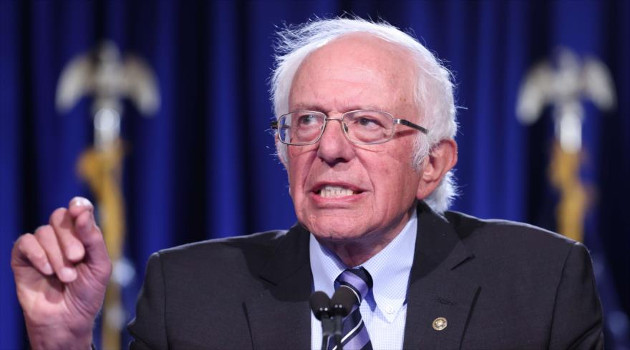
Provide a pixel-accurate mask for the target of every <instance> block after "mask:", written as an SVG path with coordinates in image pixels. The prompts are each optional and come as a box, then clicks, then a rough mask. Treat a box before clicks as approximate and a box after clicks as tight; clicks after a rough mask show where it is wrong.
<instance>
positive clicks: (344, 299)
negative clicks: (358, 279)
mask: <svg viewBox="0 0 630 350" xmlns="http://www.w3.org/2000/svg"><path fill="white" fill-rule="evenodd" d="M356 301H357V297H356V296H355V295H354V293H353V292H352V291H351V290H350V288H348V287H345V286H341V287H339V288H337V290H336V291H335V294H333V297H332V300H331V306H332V315H333V316H332V318H333V323H334V330H333V336H334V337H335V343H337V350H343V345H342V344H341V337H342V336H343V318H344V317H346V316H348V314H349V313H350V310H352V306H354V304H355V302H356Z"/></svg>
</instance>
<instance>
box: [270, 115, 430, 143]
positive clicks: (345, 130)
mask: <svg viewBox="0 0 630 350" xmlns="http://www.w3.org/2000/svg"><path fill="white" fill-rule="evenodd" d="M296 112H305V113H315V114H319V115H324V124H323V125H322V128H321V131H320V132H319V136H317V138H315V140H313V141H311V142H307V143H304V142H302V143H288V142H284V141H283V140H282V139H280V138H278V139H279V140H280V142H282V143H283V144H285V145H290V146H309V145H314V144H316V143H318V142H319V140H320V139H321V138H322V135H324V131H325V130H326V126H327V125H328V121H331V120H336V121H338V122H339V124H340V126H341V130H343V134H344V136H345V137H346V139H347V140H348V141H350V143H352V144H355V145H378V144H381V143H385V142H388V141H391V140H392V139H393V138H394V135H395V134H396V124H400V125H405V126H408V127H410V128H413V129H416V130H418V131H420V132H422V133H423V134H425V135H427V134H428V133H429V129H427V128H425V127H422V126H420V125H418V124H415V123H413V122H410V121H409V120H407V119H401V118H395V117H394V116H393V115H391V114H390V113H388V112H384V111H379V110H369V109H355V110H352V111H347V112H344V113H343V114H342V115H341V117H340V118H330V117H329V116H328V115H327V114H326V113H324V112H319V111H311V110H297V111H294V112H289V113H285V114H283V115H281V116H279V117H278V118H276V120H274V121H272V122H271V129H273V130H276V132H278V131H277V130H278V128H279V125H278V119H280V118H282V117H284V116H287V115H289V114H293V113H296ZM357 112H377V113H382V114H384V115H386V116H388V117H390V118H391V119H392V123H393V124H394V132H392V134H391V135H390V136H389V138H387V139H384V140H381V141H378V142H355V141H353V140H351V139H350V136H349V135H348V126H347V125H346V123H344V121H343V119H344V117H345V116H346V115H347V114H350V113H357Z"/></svg>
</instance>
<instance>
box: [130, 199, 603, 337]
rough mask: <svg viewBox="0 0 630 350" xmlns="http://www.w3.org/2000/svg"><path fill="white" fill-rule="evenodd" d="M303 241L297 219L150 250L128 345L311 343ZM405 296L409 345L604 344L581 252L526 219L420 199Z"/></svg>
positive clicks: (591, 283)
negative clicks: (448, 208)
mask: <svg viewBox="0 0 630 350" xmlns="http://www.w3.org/2000/svg"><path fill="white" fill-rule="evenodd" d="M308 242H309V233H308V232H307V231H306V230H305V229H304V228H302V227H301V226H299V225H296V226H294V227H293V228H291V229H290V230H289V231H288V232H286V231H274V232H266V233H260V234H255V235H251V236H246V237H239V238H230V239H224V240H218V241H217V240H215V241H207V242H200V243H194V244H189V245H185V246H182V247H177V248H173V249H168V250H164V251H161V252H158V253H156V254H154V255H152V256H151V258H150V259H149V263H148V267H147V272H146V277H145V282H144V286H143V289H142V292H141V293H140V297H139V300H138V304H137V313H136V319H135V320H134V321H132V323H131V324H130V326H129V330H130V332H131V334H132V335H133V336H134V338H135V340H134V341H133V342H132V344H131V348H132V349H147V348H150V349H167V348H171V349H308V348H310V345H311V340H310V337H311V324H310V322H311V318H310V308H309V304H308V300H309V296H310V294H311V292H312V291H311V285H312V274H311V269H310V264H309V253H308V249H309V248H308V247H309V244H308ZM407 302H408V306H407V320H406V326H405V338H404V348H405V349H460V348H461V349H547V348H549V349H569V348H576V349H593V348H602V343H603V339H602V314H601V307H600V304H599V299H598V296H597V292H596V290H595V284H594V279H593V272H592V268H591V262H590V257H589V255H588V252H587V251H586V249H585V248H584V246H583V245H581V244H580V243H576V242H573V241H571V240H568V239H566V238H563V237H561V236H559V235H556V234H553V233H550V232H547V231H544V230H541V229H539V228H536V227H533V226H528V225H524V224H516V223H511V222H506V221H496V220H488V221H486V220H479V219H476V218H473V217H470V216H466V215H463V214H460V213H455V212H447V213H446V214H445V215H444V216H439V215H437V214H435V213H434V212H432V211H431V210H430V209H429V208H428V207H427V206H426V205H424V204H420V205H419V206H418V237H417V239H416V252H415V257H414V265H413V268H412V270H411V276H410V284H409V290H408V298H407ZM437 317H444V318H446V319H447V322H448V323H447V327H446V328H445V329H443V330H441V331H437V330H434V329H433V327H432V323H433V320H434V319H436V318H437Z"/></svg>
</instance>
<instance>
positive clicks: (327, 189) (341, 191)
mask: <svg viewBox="0 0 630 350" xmlns="http://www.w3.org/2000/svg"><path fill="white" fill-rule="evenodd" d="M315 193H317V194H318V195H319V196H321V197H322V198H341V197H347V196H352V195H354V194H358V193H360V191H354V190H351V189H349V188H347V187H342V186H330V185H327V186H323V187H322V188H320V189H319V190H317V191H315Z"/></svg>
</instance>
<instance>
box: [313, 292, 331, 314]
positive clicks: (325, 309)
mask: <svg viewBox="0 0 630 350" xmlns="http://www.w3.org/2000/svg"><path fill="white" fill-rule="evenodd" d="M309 303H310V305H311V311H313V314H314V315H315V318H316V319H318V320H321V319H322V316H324V317H330V316H331V310H330V298H329V297H328V295H327V294H326V293H324V292H322V291H319V290H318V291H316V292H314V293H313V294H311V298H310V300H309Z"/></svg>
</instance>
